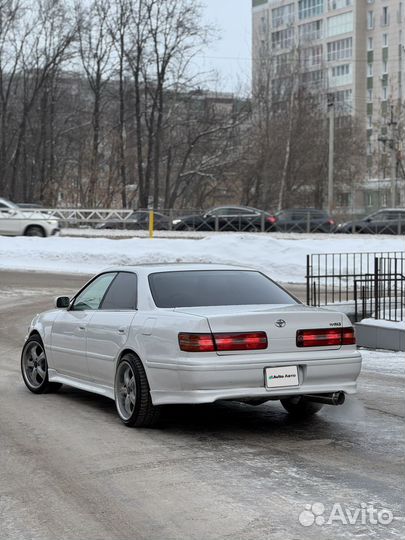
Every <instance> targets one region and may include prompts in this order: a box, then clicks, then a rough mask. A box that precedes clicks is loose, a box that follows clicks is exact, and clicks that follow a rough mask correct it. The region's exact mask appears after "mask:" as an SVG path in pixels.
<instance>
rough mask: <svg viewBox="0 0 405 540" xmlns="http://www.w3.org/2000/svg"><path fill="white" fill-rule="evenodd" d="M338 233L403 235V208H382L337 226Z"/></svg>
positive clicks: (404, 226) (404, 218)
mask: <svg viewBox="0 0 405 540" xmlns="http://www.w3.org/2000/svg"><path fill="white" fill-rule="evenodd" d="M337 232H340V233H353V232H354V233H362V234H405V208H384V209H383V210H378V212H374V213H373V214H370V215H369V216H367V217H365V218H363V219H359V220H356V221H348V222H346V223H342V225H339V226H338V229H337Z"/></svg>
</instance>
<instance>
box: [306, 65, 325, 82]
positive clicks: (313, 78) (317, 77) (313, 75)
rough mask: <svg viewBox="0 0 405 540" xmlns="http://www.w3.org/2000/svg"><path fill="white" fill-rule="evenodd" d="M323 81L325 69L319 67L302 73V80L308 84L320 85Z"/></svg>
mask: <svg viewBox="0 0 405 540" xmlns="http://www.w3.org/2000/svg"><path fill="white" fill-rule="evenodd" d="M322 81H323V71H322V70H321V69H317V70H316V71H307V72H305V73H303V74H302V82H303V84H306V85H319V84H320V83H322Z"/></svg>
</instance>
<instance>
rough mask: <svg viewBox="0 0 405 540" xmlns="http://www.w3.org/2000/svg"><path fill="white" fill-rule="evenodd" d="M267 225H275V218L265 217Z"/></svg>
mask: <svg viewBox="0 0 405 540" xmlns="http://www.w3.org/2000/svg"><path fill="white" fill-rule="evenodd" d="M266 221H267V223H275V222H276V221H277V218H276V217H274V216H269V217H266Z"/></svg>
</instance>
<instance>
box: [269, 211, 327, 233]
mask: <svg viewBox="0 0 405 540" xmlns="http://www.w3.org/2000/svg"><path fill="white" fill-rule="evenodd" d="M276 218H277V225H276V227H277V231H280V232H297V233H304V232H320V233H331V232H334V230H335V229H336V222H335V220H334V219H333V218H331V217H330V216H329V215H328V214H327V212H325V211H323V210H318V209H317V208H289V209H286V210H281V211H280V212H277V213H276Z"/></svg>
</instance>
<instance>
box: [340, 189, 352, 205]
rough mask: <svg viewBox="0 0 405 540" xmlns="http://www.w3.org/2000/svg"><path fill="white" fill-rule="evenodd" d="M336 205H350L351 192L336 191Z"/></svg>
mask: <svg viewBox="0 0 405 540" xmlns="http://www.w3.org/2000/svg"><path fill="white" fill-rule="evenodd" d="M337 205H338V206H340V207H345V206H346V207H348V206H351V205H352V194H351V193H350V192H345V193H338V196H337Z"/></svg>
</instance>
